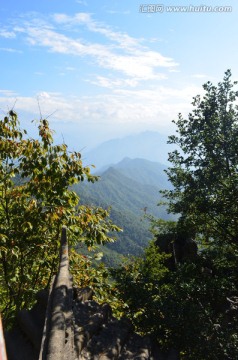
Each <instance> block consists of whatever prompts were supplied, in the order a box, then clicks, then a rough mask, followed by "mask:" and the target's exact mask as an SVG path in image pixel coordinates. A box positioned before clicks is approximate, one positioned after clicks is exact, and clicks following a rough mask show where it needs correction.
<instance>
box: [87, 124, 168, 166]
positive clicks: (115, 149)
mask: <svg viewBox="0 0 238 360" xmlns="http://www.w3.org/2000/svg"><path fill="white" fill-rule="evenodd" d="M167 141H168V136H166V135H162V134H160V133H158V132H153V131H146V132H142V133H139V134H136V135H130V136H126V137H123V138H118V139H112V140H109V141H106V142H103V143H102V144H101V145H99V146H97V147H95V148H94V149H92V150H91V151H88V152H86V153H84V154H83V160H84V162H85V163H86V164H93V165H95V166H96V169H97V170H100V169H101V168H103V167H105V166H106V167H108V165H111V164H116V163H118V162H119V161H121V160H122V159H124V158H125V157H129V158H131V159H135V158H141V159H146V160H150V161H156V162H159V163H162V164H168V161H167V159H168V152H170V151H172V150H173V149H174V148H173V146H171V145H169V144H167Z"/></svg>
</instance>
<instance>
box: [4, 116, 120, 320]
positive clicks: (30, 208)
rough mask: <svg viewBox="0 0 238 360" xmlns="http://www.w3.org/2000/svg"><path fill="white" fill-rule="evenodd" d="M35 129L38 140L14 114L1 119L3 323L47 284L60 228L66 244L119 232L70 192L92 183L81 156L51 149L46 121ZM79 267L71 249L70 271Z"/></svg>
mask: <svg viewBox="0 0 238 360" xmlns="http://www.w3.org/2000/svg"><path fill="white" fill-rule="evenodd" d="M38 128H39V138H38V139H31V138H29V137H28V136H27V132H26V130H21V129H20V124H19V121H18V118H17V114H16V113H15V112H14V111H10V112H9V114H8V116H5V117H4V119H2V120H0V223H1V229H0V298H1V309H0V311H1V313H2V315H3V318H4V320H5V322H6V323H8V325H9V323H10V322H9V321H10V319H12V318H13V317H14V314H15V312H16V311H18V310H19V309H21V308H22V307H28V308H29V307H30V306H31V305H32V302H33V301H34V295H35V293H36V292H37V291H39V290H40V289H42V288H44V287H46V286H48V285H49V283H50V280H51V277H52V274H53V273H54V272H55V271H56V269H57V265H58V248H59V241H60V234H61V228H62V225H66V226H67V227H68V231H69V239H70V243H71V245H74V244H76V243H77V244H78V242H82V243H84V244H86V245H87V246H93V245H94V244H103V243H106V242H107V241H112V240H113V239H112V238H111V237H110V236H109V233H110V234H111V233H112V232H113V231H115V230H117V229H118V228H117V227H116V226H115V225H113V224H112V222H111V220H110V219H109V218H108V215H109V214H108V212H107V211H106V210H103V209H102V208H100V207H89V206H86V205H79V197H78V195H77V194H76V193H75V192H73V191H72V190H69V187H70V186H72V185H73V184H75V183H76V182H79V181H83V180H85V179H87V180H88V181H91V182H94V181H95V180H97V177H95V176H92V175H91V174H90V169H89V168H88V167H83V165H82V161H81V154H80V153H77V152H72V153H70V152H69V151H68V150H67V146H66V145H65V144H62V145H54V144H53V138H52V132H51V130H50V128H49V124H48V121H47V120H41V121H40V122H39V126H38ZM78 263H80V256H79V255H77V254H76V253H75V252H74V251H73V249H72V259H71V264H72V269H74V267H75V266H76V267H77V266H78ZM75 280H76V282H77V277H75Z"/></svg>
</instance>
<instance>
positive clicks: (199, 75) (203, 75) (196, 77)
mask: <svg viewBox="0 0 238 360" xmlns="http://www.w3.org/2000/svg"><path fill="white" fill-rule="evenodd" d="M192 77H193V78H195V79H207V78H208V76H207V75H205V74H193V75H192Z"/></svg>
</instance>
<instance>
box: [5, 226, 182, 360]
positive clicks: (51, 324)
mask: <svg viewBox="0 0 238 360" xmlns="http://www.w3.org/2000/svg"><path fill="white" fill-rule="evenodd" d="M92 296H93V293H92V290H91V289H89V288H84V289H76V288H73V282H72V276H71V274H70V273H69V258H68V245H67V239H66V229H63V231H62V239H61V250H60V262H59V270H58V273H57V275H56V276H55V278H54V279H53V281H52V284H51V287H50V290H49V291H46V290H43V291H41V292H39V293H38V295H37V302H36V304H35V306H34V307H33V308H32V309H31V310H22V311H21V312H20V313H19V314H18V317H17V324H16V326H15V327H14V329H12V330H11V331H10V332H8V333H6V336H5V338H6V347H7V355H8V360H66V359H67V360H113V359H118V360H130V359H135V360H149V359H151V360H178V359H179V357H178V356H177V355H176V354H175V355H176V356H175V357H174V354H172V353H171V354H170V355H168V356H166V357H165V356H164V355H162V354H161V352H160V351H159V349H157V348H156V346H154V345H153V344H152V342H151V341H150V339H149V338H148V337H141V336H139V335H137V334H135V332H134V331H133V327H132V325H131V323H130V322H129V320H127V319H120V320H118V319H116V318H114V317H113V316H112V311H111V308H110V306H109V305H108V304H102V305H99V304H98V303H97V302H95V301H94V300H93V299H92Z"/></svg>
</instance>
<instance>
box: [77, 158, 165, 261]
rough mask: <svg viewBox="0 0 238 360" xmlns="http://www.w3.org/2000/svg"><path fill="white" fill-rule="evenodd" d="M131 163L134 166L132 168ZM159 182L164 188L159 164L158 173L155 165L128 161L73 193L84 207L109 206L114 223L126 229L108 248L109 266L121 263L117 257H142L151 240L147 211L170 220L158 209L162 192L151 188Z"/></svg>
mask: <svg viewBox="0 0 238 360" xmlns="http://www.w3.org/2000/svg"><path fill="white" fill-rule="evenodd" d="M129 162H131V164H132V165H133V166H131V167H130V166H129ZM123 163H124V164H123ZM149 169H150V171H149ZM153 172H154V173H153ZM147 174H148V176H147ZM159 174H160V175H161V178H160V176H159ZM133 177H134V178H136V179H137V180H139V181H136V180H135V179H133ZM156 178H158V180H159V179H163V181H162V182H163V183H164V184H165V174H164V173H163V171H162V168H161V165H160V164H158V169H157V172H156V163H152V162H150V161H147V160H143V159H136V160H135V161H133V160H130V161H129V160H128V159H127V160H125V161H123V162H121V163H119V164H117V165H115V167H110V168H108V169H107V170H106V171H104V172H103V173H102V174H101V175H100V180H99V181H98V182H96V183H94V184H91V183H80V184H78V185H75V186H74V190H75V191H76V192H77V193H78V194H79V195H80V197H81V203H85V204H89V205H97V206H102V207H109V206H110V207H111V218H112V220H113V221H114V223H116V224H117V225H118V226H120V227H121V228H123V232H122V233H119V234H118V235H117V238H118V240H117V241H116V242H115V243H114V244H108V245H107V246H106V248H107V249H105V250H106V258H107V263H110V264H111V265H112V264H114V265H115V264H116V263H117V262H118V261H117V260H118V259H119V261H121V258H120V256H119V255H118V259H116V258H117V256H116V254H120V255H124V256H128V255H139V254H141V253H142V251H143V248H144V247H145V246H146V245H147V244H148V241H149V240H150V239H151V234H150V232H149V231H148V227H149V224H148V221H147V220H146V219H145V218H144V215H145V211H146V212H147V213H150V214H152V215H154V216H156V217H161V218H164V219H167V218H168V214H167V213H166V211H165V209H163V208H161V207H158V206H157V203H158V202H159V199H160V194H159V190H160V188H159V187H157V186H155V185H153V184H150V183H156ZM108 250H113V252H112V253H110V251H109V252H108ZM104 260H105V259H104Z"/></svg>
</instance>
